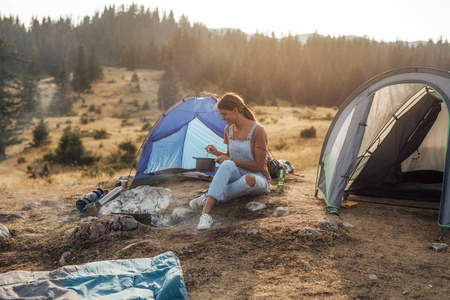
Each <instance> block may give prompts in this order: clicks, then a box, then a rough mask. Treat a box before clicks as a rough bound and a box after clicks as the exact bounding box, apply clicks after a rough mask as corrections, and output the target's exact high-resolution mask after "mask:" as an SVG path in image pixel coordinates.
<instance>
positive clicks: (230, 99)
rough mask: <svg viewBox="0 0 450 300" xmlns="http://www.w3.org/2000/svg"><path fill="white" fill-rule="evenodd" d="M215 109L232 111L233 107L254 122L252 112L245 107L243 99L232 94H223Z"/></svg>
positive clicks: (254, 118)
mask: <svg viewBox="0 0 450 300" xmlns="http://www.w3.org/2000/svg"><path fill="white" fill-rule="evenodd" d="M217 107H218V108H219V109H226V110H233V109H234V108H235V107H236V108H237V110H238V111H239V112H240V113H241V114H243V115H244V117H246V118H247V119H250V120H253V121H255V122H256V117H255V115H254V114H253V112H252V111H251V110H250V108H248V107H247V106H246V105H245V102H244V99H243V98H242V97H241V96H240V95H238V94H236V93H233V92H228V93H225V94H224V95H223V96H222V97H221V98H220V100H219V102H217Z"/></svg>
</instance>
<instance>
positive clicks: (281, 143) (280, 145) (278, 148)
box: [275, 138, 287, 150]
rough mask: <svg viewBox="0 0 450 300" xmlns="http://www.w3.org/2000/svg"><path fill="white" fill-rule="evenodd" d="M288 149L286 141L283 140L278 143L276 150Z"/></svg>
mask: <svg viewBox="0 0 450 300" xmlns="http://www.w3.org/2000/svg"><path fill="white" fill-rule="evenodd" d="M286 147H287V142H286V140H285V139H283V138H281V139H280V140H279V141H278V143H277V144H276V145H275V150H283V149H284V148H286Z"/></svg>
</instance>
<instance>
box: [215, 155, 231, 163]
mask: <svg viewBox="0 0 450 300" xmlns="http://www.w3.org/2000/svg"><path fill="white" fill-rule="evenodd" d="M229 159H230V157H229V156H228V155H219V156H217V158H216V159H215V160H214V161H215V162H216V163H219V164H221V163H223V162H224V161H226V160H229Z"/></svg>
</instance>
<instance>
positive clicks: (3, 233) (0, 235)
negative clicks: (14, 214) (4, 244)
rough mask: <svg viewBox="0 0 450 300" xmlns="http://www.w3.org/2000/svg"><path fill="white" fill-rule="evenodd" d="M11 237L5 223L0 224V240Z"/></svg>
mask: <svg viewBox="0 0 450 300" xmlns="http://www.w3.org/2000/svg"><path fill="white" fill-rule="evenodd" d="M10 238H11V233H10V232H9V230H8V228H6V226H5V225H3V224H0V240H9V239H10Z"/></svg>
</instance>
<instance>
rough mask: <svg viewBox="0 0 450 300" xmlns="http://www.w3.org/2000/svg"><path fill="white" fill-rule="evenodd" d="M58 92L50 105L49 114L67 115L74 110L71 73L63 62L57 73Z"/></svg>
mask: <svg viewBox="0 0 450 300" xmlns="http://www.w3.org/2000/svg"><path fill="white" fill-rule="evenodd" d="M54 78H55V83H56V92H55V94H54V95H53V97H52V101H51V102H50V106H49V114H50V115H52V116H65V115H67V114H69V113H70V112H71V111H72V104H73V101H72V99H71V98H70V91H69V88H70V87H69V74H68V73H67V71H66V64H65V62H64V61H62V62H61V66H60V68H59V70H58V72H57V73H56V74H55V77H54Z"/></svg>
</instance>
